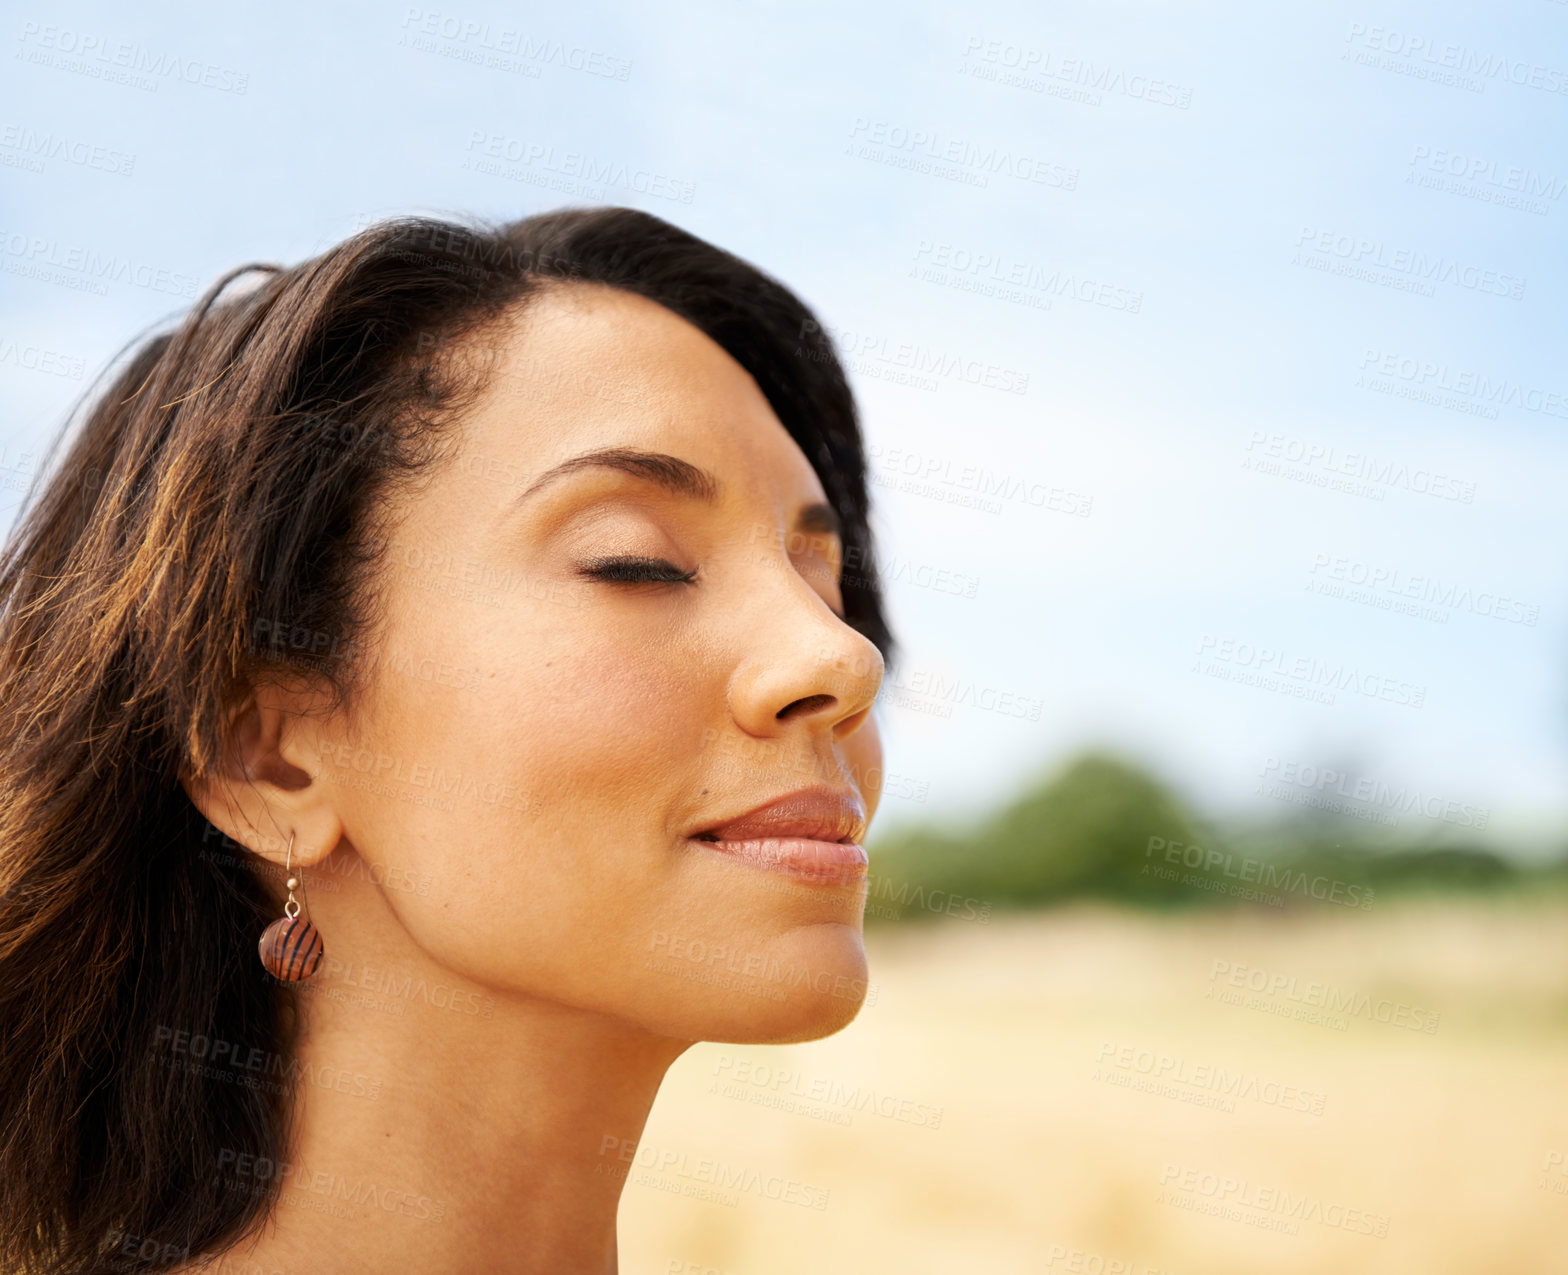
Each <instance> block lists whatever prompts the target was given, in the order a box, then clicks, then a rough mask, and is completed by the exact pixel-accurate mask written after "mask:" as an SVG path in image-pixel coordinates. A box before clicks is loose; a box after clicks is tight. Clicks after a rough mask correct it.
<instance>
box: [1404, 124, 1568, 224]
mask: <svg viewBox="0 0 1568 1275" xmlns="http://www.w3.org/2000/svg"><path fill="white" fill-rule="evenodd" d="M1405 181H1406V183H1408V184H1410V185H1413V186H1420V187H1421V188H1422V189H1424V190H1436V191H1441V192H1443V193H1444V194H1448V195H1461V196H1463V197H1464V198H1466V199H1474V200H1477V201H1478V202H1480V203H1485V204H1496V205H1497V206H1498V207H1500V208H1514V209H1518V210H1520V211H1522V212H1528V213H1533V214H1534V215H1536V216H1538V217H1544V216H1546V214H1547V213H1549V212H1550V211H1551V209H1550V208H1549V207H1548V206H1547V202H1546V201H1547V200H1555V199H1560V198H1562V193H1563V191H1564V189H1568V183H1565V182H1564V181H1563V179H1562V178H1560V177H1550V176H1547V175H1545V174H1542V173H1537V172H1535V171H1533V170H1532V169H1529V168H1521V167H1520V166H1519V165H1517V164H1503V165H1499V164H1498V163H1497V161H1496V160H1492V159H1487V158H1485V157H1483V156H1480V155H1467V154H1465V153H1464V152H1462V151H1455V150H1450V149H1449V148H1447V147H1442V146H1436V147H1434V146H1426V145H1423V144H1421V143H1419V142H1418V143H1416V144H1415V146H1414V147H1413V148H1412V150H1411V153H1410V160H1409V169H1408V171H1407V172H1406V173H1405Z"/></svg>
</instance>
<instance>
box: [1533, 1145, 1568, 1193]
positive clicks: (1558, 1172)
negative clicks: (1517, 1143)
mask: <svg viewBox="0 0 1568 1275" xmlns="http://www.w3.org/2000/svg"><path fill="white" fill-rule="evenodd" d="M1535 1185H1536V1188H1537V1189H1538V1190H1541V1191H1550V1192H1552V1194H1554V1195H1568V1155H1565V1154H1564V1153H1563V1152H1562V1151H1557V1150H1553V1151H1548V1152H1547V1153H1546V1159H1545V1160H1544V1162H1543V1163H1542V1165H1541V1177H1540V1180H1539V1181H1538V1182H1536V1184H1535Z"/></svg>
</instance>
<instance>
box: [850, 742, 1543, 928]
mask: <svg viewBox="0 0 1568 1275" xmlns="http://www.w3.org/2000/svg"><path fill="white" fill-rule="evenodd" d="M1547 884H1553V885H1557V886H1564V885H1568V857H1565V858H1564V859H1563V860H1562V861H1561V862H1560V863H1553V864H1549V865H1546V866H1544V867H1542V868H1538V869H1532V870H1528V871H1526V870H1525V869H1521V868H1518V867H1516V866H1514V865H1513V864H1512V863H1510V862H1509V861H1507V860H1505V859H1503V858H1501V857H1499V856H1498V855H1497V854H1495V853H1494V852H1493V851H1492V850H1490V849H1488V848H1486V847H1485V846H1482V845H1479V844H1468V843H1463V844H1462V843H1455V842H1451V841H1450V842H1445V841H1442V840H1440V839H1435V838H1434V837H1433V836H1431V835H1429V834H1422V833H1419V832H1418V833H1415V834H1410V833H1405V834H1403V835H1402V836H1401V835H1400V834H1397V833H1396V834H1394V835H1392V836H1391V835H1389V833H1388V831H1387V830H1386V829H1373V828H1371V827H1369V825H1368V824H1367V823H1366V821H1364V820H1356V819H1353V818H1347V817H1342V816H1332V815H1324V814H1323V813H1321V812H1301V811H1292V812H1291V813H1290V814H1287V815H1285V816H1284V817H1282V818H1280V819H1277V820H1273V821H1271V822H1269V823H1266V824H1262V825H1257V826H1253V827H1246V828H1243V827H1239V826H1236V827H1230V828H1228V829H1219V828H1213V827H1208V826H1206V825H1201V824H1200V821H1199V820H1198V819H1197V817H1196V816H1195V815H1194V814H1193V813H1192V812H1191V811H1190V810H1189V809H1188V808H1187V806H1186V805H1185V804H1184V803H1183V802H1182V801H1181V800H1180V798H1179V797H1178V796H1176V795H1175V794H1174V793H1173V792H1171V791H1170V790H1169V789H1168V788H1167V787H1166V786H1165V785H1163V784H1162V783H1160V782H1159V780H1157V779H1156V778H1154V777H1153V776H1151V775H1150V774H1148V773H1147V772H1146V771H1145V770H1143V769H1142V768H1141V767H1139V766H1137V765H1136V764H1134V763H1132V762H1130V761H1128V760H1126V759H1124V758H1121V757H1117V756H1115V755H1113V754H1110V753H1106V752H1101V751H1092V752H1086V753H1083V754H1080V755H1079V756H1078V757H1076V758H1074V759H1072V760H1071V761H1070V762H1068V763H1067V764H1066V765H1065V766H1063V767H1062V768H1060V769H1059V770H1056V771H1054V772H1050V773H1047V774H1044V775H1042V776H1041V777H1040V778H1039V779H1038V780H1036V781H1035V782H1034V783H1032V784H1030V785H1028V786H1027V787H1026V789H1025V791H1024V792H1023V793H1022V794H1021V795H1020V796H1018V797H1017V798H1016V799H1015V800H1014V801H1012V802H1011V803H1009V804H1008V805H1007V806H1005V807H1004V808H1003V809H1001V810H999V811H997V812H996V813H995V814H994V815H992V816H990V817H989V818H986V819H984V820H982V821H980V822H979V823H978V824H976V825H975V826H973V827H972V828H969V829H958V828H951V827H948V828H943V827H937V826H934V825H929V824H927V825H919V826H916V827H913V828H910V829H907V830H905V831H902V832H899V833H895V834H894V835H893V836H891V837H889V838H886V839H884V840H882V841H879V842H878V843H877V844H876V846H875V847H874V851H873V857H872V878H871V888H870V892H869V894H870V897H869V898H868V906H867V909H866V917H867V920H868V921H871V920H878V919H895V918H901V917H915V916H923V915H944V914H945V915H947V916H958V917H963V918H967V919H979V920H984V919H985V918H986V917H987V916H988V915H989V914H990V913H991V911H992V910H993V909H994V908H1007V907H1014V908H1023V907H1036V906H1041V905H1045V904H1050V903H1055V902H1060V901H1064V900H1067V899H1074V898H1099V899H1107V900H1114V901H1118V902H1123V903H1137V904H1145V905H1150V906H1155V907H1180V906H1191V905H1196V904H1208V905H1221V904H1226V903H1234V902H1236V901H1238V900H1239V899H1247V898H1249V896H1250V897H1251V898H1252V899H1254V900H1256V901H1259V902H1264V903H1267V904H1268V905H1269V906H1279V907H1281V908H1294V907H1297V906H1317V905H1331V906H1332V905H1344V906H1349V907H1355V906H1371V905H1372V904H1373V902H1374V901H1375V900H1376V899H1380V898H1384V897H1386V896H1387V895H1388V894H1389V892H1390V891H1398V892H1411V891H1430V890H1446V889H1452V890H1469V891H1474V890H1483V889H1501V888H1513V887H1520V886H1525V887H1534V886H1542V885H1547ZM1249 887H1250V888H1249ZM1259 896H1264V897H1262V898H1259Z"/></svg>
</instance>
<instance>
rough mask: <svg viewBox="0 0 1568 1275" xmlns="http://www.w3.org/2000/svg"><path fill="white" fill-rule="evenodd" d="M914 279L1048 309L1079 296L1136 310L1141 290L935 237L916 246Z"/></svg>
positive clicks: (1084, 301)
mask: <svg viewBox="0 0 1568 1275" xmlns="http://www.w3.org/2000/svg"><path fill="white" fill-rule="evenodd" d="M914 259H915V261H916V262H917V263H918V264H917V265H916V266H915V267H914V268H913V269H912V270H911V271H910V275H911V277H912V278H916V279H919V280H921V281H922V282H925V283H935V284H940V285H941V286H942V287H944V288H953V289H956V290H957V291H960V292H973V293H976V294H978V295H980V296H986V297H994V298H996V299H998V300H1002V301H1014V302H1020V303H1022V304H1025V305H1030V306H1033V307H1034V308H1035V309H1039V310H1049V309H1050V308H1051V303H1052V301H1053V300H1055V299H1066V300H1070V301H1078V302H1081V303H1082V304H1084V305H1089V306H1097V307H1099V308H1102V309H1106V310H1122V311H1125V312H1126V313H1128V314H1137V313H1138V312H1139V311H1140V310H1142V308H1143V293H1142V292H1141V291H1138V290H1136V289H1133V288H1126V287H1122V286H1120V285H1119V284H1114V283H1108V282H1105V281H1104V280H1100V279H1095V278H1093V277H1092V276H1090V275H1087V274H1079V273H1077V272H1075V271H1072V270H1063V269H1061V268H1060V267H1057V266H1045V265H1040V264H1039V263H1037V262H1032V261H1021V260H1017V259H1015V258H1010V257H1008V256H1007V255H1006V254H1003V253H997V252H978V251H972V250H970V249H968V248H964V247H960V246H958V245H956V244H951V243H945V242H943V241H941V240H936V239H922V240H921V241H920V243H919V245H918V246H917V247H916V248H915V257H914Z"/></svg>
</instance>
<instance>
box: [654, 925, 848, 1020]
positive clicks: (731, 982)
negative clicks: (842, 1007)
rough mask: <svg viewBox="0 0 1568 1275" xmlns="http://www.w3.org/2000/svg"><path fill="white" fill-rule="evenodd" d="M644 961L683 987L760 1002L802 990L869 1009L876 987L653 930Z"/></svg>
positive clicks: (765, 955)
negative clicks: (698, 987)
mask: <svg viewBox="0 0 1568 1275" xmlns="http://www.w3.org/2000/svg"><path fill="white" fill-rule="evenodd" d="M648 951H649V956H648V957H647V958H646V959H645V960H644V961H643V968H644V969H648V970H653V971H654V972H655V973H659V974H673V975H675V976H676V977H678V978H681V979H684V980H685V981H687V982H693V983H702V984H707V985H709V986H714V987H720V988H723V989H724V990H726V991H738V992H741V993H743V994H745V995H747V996H758V997H761V998H762V999H764V1000H772V1001H784V1000H787V999H788V998H789V993H790V991H791V990H795V991H798V990H800V989H802V988H804V989H805V990H807V991H810V992H813V993H815V994H817V995H819V996H834V997H837V998H839V999H840V1000H855V1001H862V1002H863V1003H864V1004H866V1005H874V1004H875V1003H876V1000H877V990H878V989H877V986H876V984H874V983H868V982H867V981H866V980H865V979H863V978H851V977H850V976H849V975H847V974H841V973H835V972H834V971H832V970H825V969H818V970H814V969H812V968H811V967H810V966H809V965H796V964H794V963H793V962H784V961H780V960H779V958H778V957H776V956H774V955H772V954H771V953H768V952H753V951H747V950H744V949H739V948H735V947H732V946H730V945H729V944H726V943H710V942H709V941H708V940H706V939H701V938H687V937H685V936H684V935H680V934H671V933H670V932H669V931H667V930H655V931H654V932H653V934H652V935H650V936H649V939H648Z"/></svg>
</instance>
